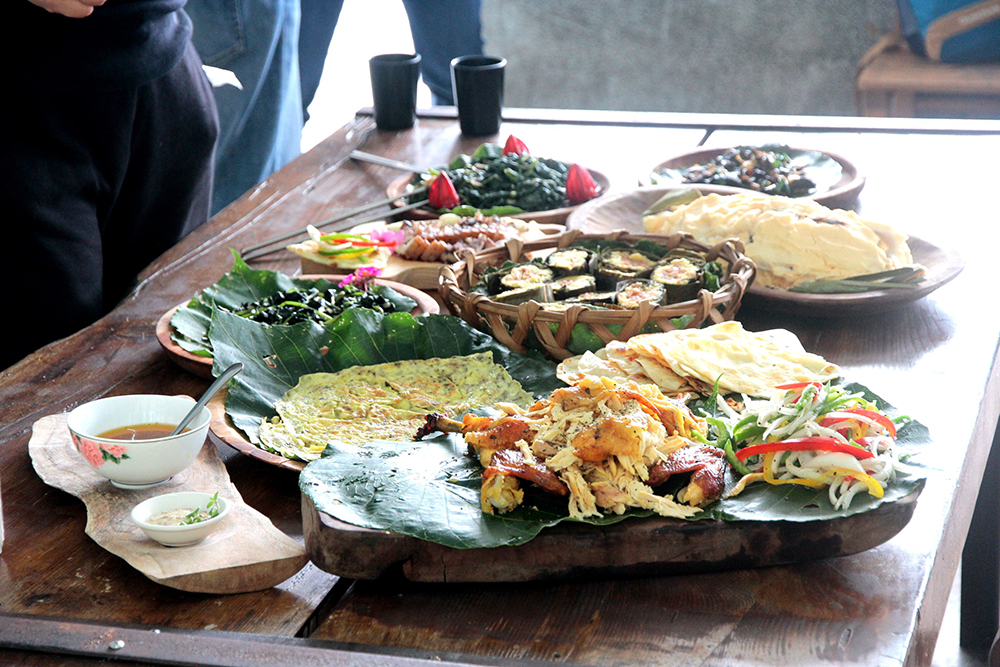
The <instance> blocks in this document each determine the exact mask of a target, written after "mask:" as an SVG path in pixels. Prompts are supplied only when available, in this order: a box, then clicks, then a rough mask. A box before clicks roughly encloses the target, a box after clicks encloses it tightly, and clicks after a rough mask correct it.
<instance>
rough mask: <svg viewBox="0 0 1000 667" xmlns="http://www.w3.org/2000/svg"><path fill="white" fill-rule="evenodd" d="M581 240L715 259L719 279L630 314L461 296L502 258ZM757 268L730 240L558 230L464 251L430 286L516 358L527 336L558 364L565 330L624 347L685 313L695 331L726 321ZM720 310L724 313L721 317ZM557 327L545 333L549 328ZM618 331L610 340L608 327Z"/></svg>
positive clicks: (670, 325) (563, 352)
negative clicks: (581, 328) (716, 284)
mask: <svg viewBox="0 0 1000 667" xmlns="http://www.w3.org/2000/svg"><path fill="white" fill-rule="evenodd" d="M585 239H601V240H606V241H626V242H630V241H631V242H634V241H638V240H641V239H646V240H651V241H654V242H656V243H658V244H659V245H662V246H663V247H664V248H665V249H667V250H672V249H674V248H677V247H680V248H684V249H688V250H694V251H697V252H700V253H703V254H704V255H705V257H706V259H707V260H708V261H713V260H716V259H721V260H723V266H724V276H723V278H722V281H721V285H720V288H719V289H718V290H717V291H716V292H714V293H713V292H709V291H708V290H705V289H703V290H701V291H700V292H699V293H698V296H697V298H695V299H691V300H690V301H682V302H679V303H672V304H670V305H666V306H659V305H654V304H652V303H650V302H645V303H642V304H640V306H639V308H638V309H637V310H595V309H591V308H588V307H587V306H585V305H577V306H573V307H571V308H569V309H568V310H565V311H562V312H557V311H554V310H546V309H545V308H544V306H543V304H540V303H538V302H536V301H528V302H527V303H522V304H519V305H510V304H503V303H498V302H496V301H493V300H491V299H490V297H488V296H486V295H483V294H478V293H469V288H470V287H472V286H474V285H476V284H478V283H479V280H480V278H481V277H482V275H483V272H484V271H485V269H486V268H488V267H491V266H493V267H496V266H500V265H501V264H503V263H504V262H505V261H507V260H512V261H515V262H524V261H528V259H530V256H529V253H536V252H539V251H544V250H554V249H556V248H565V247H567V246H570V245H572V244H573V243H575V242H577V241H581V240H585ZM756 273H757V267H756V266H755V265H754V263H753V261H752V260H751V259H750V258H748V257H746V256H745V255H744V254H743V244H742V243H741V242H740V241H738V240H736V239H730V240H728V241H724V242H722V243H720V244H718V245H716V246H714V247H712V248H709V247H708V246H706V245H703V244H701V243H698V242H697V241H695V240H694V239H693V238H692V237H691V235H690V234H685V233H681V234H673V235H670V236H665V235H662V234H629V233H628V232H625V231H616V232H612V233H610V234H583V233H581V232H580V231H579V230H573V231H569V232H566V233H565V234H562V235H560V236H557V237H549V238H547V239H543V240H539V241H531V242H527V243H526V242H524V241H521V240H520V239H512V240H511V241H509V242H508V243H507V244H506V245H505V246H500V247H497V248H492V249H490V250H486V251H484V252H481V253H478V254H473V253H471V252H470V253H468V254H467V255H466V256H465V258H464V259H462V260H461V261H459V262H456V263H454V264H452V265H450V266H445V267H443V268H442V269H441V273H440V276H439V277H438V286H439V291H440V294H441V298H442V299H443V300H444V302H445V304H447V306H448V308H449V309H450V310H451V312H452V313H453V314H455V315H459V316H461V317H462V318H463V319H464V320H465V321H466V322H468V323H469V324H471V325H472V326H474V327H476V328H479V329H484V330H487V331H490V332H491V333H492V334H493V335H494V336H495V337H496V338H497V340H499V341H500V342H501V343H503V344H504V345H506V346H507V347H509V348H510V349H512V350H515V351H517V352H522V353H523V352H525V351H526V350H527V347H526V346H525V340H526V339H527V337H528V334H529V333H530V332H531V331H532V329H533V330H534V332H535V336H536V337H537V339H538V340H539V341H540V342H541V344H542V345H543V346H544V348H545V351H546V352H547V353H548V355H549V356H550V357H552V358H553V359H557V360H561V359H565V358H567V357H570V356H573V354H574V353H573V352H570V351H569V350H568V349H566V345H567V344H568V343H569V339H570V334H571V332H572V331H573V327H575V326H576V325H578V324H583V325H586V326H588V327H589V328H590V330H591V331H592V332H593V333H594V334H596V335H597V336H598V337H599V338H600V339H601V340H602V341H604V342H605V343H609V342H611V341H612V340H621V341H625V340H628V339H629V338H631V337H632V336H634V335H636V334H638V333H640V332H642V330H643V327H645V326H646V324H647V323H648V322H652V323H655V324H656V325H657V326H659V327H660V328H661V329H662V330H664V331H671V330H674V329H676V328H677V327H676V326H675V325H674V324H673V322H671V320H672V319H674V318H677V317H681V316H684V315H693V318H692V319H691V321H690V322H688V323H687V325H686V326H687V328H697V327H699V326H701V325H702V323H704V322H706V320H710V324H716V323H718V322H723V321H726V320H731V319H733V317H734V316H735V315H736V311H738V310H739V307H740V302H741V301H742V299H743V294H744V292H745V291H746V289H747V288H748V287H749V286H750V284H751V283H752V282H753V279H754V276H755V275H756ZM723 311H724V312H723ZM553 324H555V325H557V327H556V330H555V331H554V332H553V331H552V327H551V325H553ZM615 324H620V325H622V328H621V331H620V332H619V333H618V334H617V335H615V334H614V333H612V332H611V330H610V329H609V328H608V325H615Z"/></svg>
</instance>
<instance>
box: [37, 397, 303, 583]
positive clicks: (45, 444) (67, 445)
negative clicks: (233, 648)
mask: <svg viewBox="0 0 1000 667" xmlns="http://www.w3.org/2000/svg"><path fill="white" fill-rule="evenodd" d="M28 454H29V455H30V456H31V462H32V465H33V466H34V468H35V471H36V472H37V473H38V476H39V477H41V478H42V481H44V482H45V483H46V484H48V485H49V486H53V487H55V488H57V489H62V490H63V491H65V492H67V493H69V494H72V495H74V496H76V497H77V498H79V499H80V500H82V501H83V502H84V504H85V505H86V506H87V527H86V533H87V535H89V536H90V537H91V538H93V540H94V541H95V542H97V543H98V544H99V545H101V546H102V547H103V548H105V549H107V550H108V551H110V552H111V553H113V554H115V555H116V556H118V557H120V558H122V559H124V560H125V561H126V562H127V563H128V564H129V565H131V566H132V567H134V568H135V569H137V570H139V571H140V572H142V573H143V574H144V575H146V576H147V577H149V578H150V579H152V580H153V581H155V582H156V583H158V584H163V585H164V586H169V587H170V588H176V589H179V590H182V591H190V592H193V593H246V592H249V591H259V590H264V589H267V588H271V587H272V586H276V585H277V584H280V583H281V582H282V581H285V580H286V579H288V578H289V577H291V576H292V575H294V574H295V573H296V572H298V571H299V570H301V569H302V568H303V567H304V566H305V564H306V563H307V562H308V558H307V557H306V554H305V550H304V549H303V548H302V546H301V545H300V544H299V543H298V542H296V541H295V540H293V539H292V538H290V537H288V536H287V535H285V534H284V533H283V532H281V531H280V530H278V529H277V528H275V527H274V525H272V524H271V521H270V520H269V519H268V518H267V517H266V516H264V515H263V514H261V513H260V512H258V511H256V510H254V509H253V508H251V507H250V506H248V505H247V504H246V503H244V502H243V498H242V497H241V496H240V493H239V491H237V490H236V487H235V486H234V485H233V483H232V482H231V481H230V480H229V474H228V473H227V472H226V467H225V465H223V463H222V460H221V459H220V458H219V454H218V452H217V451H216V450H215V446H214V445H213V444H212V443H211V442H206V444H205V446H204V447H202V450H201V453H200V454H199V455H198V458H197V459H195V462H194V463H192V464H191V465H190V466H189V467H188V468H187V469H186V470H184V471H183V472H181V473H180V474H178V475H175V476H174V477H173V479H171V480H170V481H169V482H167V483H165V484H161V485H160V486H156V487H153V488H151V489H142V490H125V489H119V488H117V487H115V486H113V485H112V484H111V482H109V481H108V480H107V479H105V478H104V477H101V476H100V475H98V474H97V473H96V472H94V471H93V469H91V468H90V466H88V465H87V464H86V462H85V461H84V460H83V458H82V457H81V456H80V454H79V453H78V452H77V451H76V449H75V448H74V447H73V444H72V442H71V441H70V438H69V431H68V430H67V428H66V415H65V414H58V415H51V416H48V417H43V418H42V419H40V420H38V421H37V422H35V424H34V426H33V427H32V435H31V440H30V442H29V443H28ZM176 491H206V492H209V493H214V492H216V491H218V492H219V495H220V496H221V497H223V498H225V499H226V500H227V501H229V503H230V506H231V509H230V511H229V516H228V517H226V519H225V520H224V522H223V523H222V524H221V525H220V526H219V527H218V528H217V529H216V530H215V532H213V533H212V534H211V535H210V536H209V537H208V538H207V539H206V540H205V541H204V542H200V543H199V544H194V545H191V546H188V547H165V546H162V545H161V544H159V543H158V542H154V541H153V540H151V539H149V538H148V537H146V535H145V533H143V532H142V531H141V530H140V529H139V527H138V526H136V525H135V524H134V523H132V519H131V518H130V516H129V515H130V513H131V512H132V508H133V507H135V506H136V505H137V504H138V503H140V502H142V501H143V500H146V499H147V498H152V497H153V496H158V495H162V494H164V493H174V492H176Z"/></svg>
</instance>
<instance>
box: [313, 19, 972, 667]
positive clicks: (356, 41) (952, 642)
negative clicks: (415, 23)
mask: <svg viewBox="0 0 1000 667" xmlns="http://www.w3.org/2000/svg"><path fill="white" fill-rule="evenodd" d="M412 52H413V40H412V38H411V37H410V28H409V24H408V23H407V21H406V12H405V11H404V10H403V5H402V3H401V2H399V0H367V1H366V2H347V3H345V4H344V9H343V12H342V13H341V16H340V21H339V24H338V27H337V34H336V35H334V38H333V43H332V44H331V48H330V54H329V56H328V58H327V61H326V63H327V64H326V68H325V70H324V73H323V79H322V81H321V82H320V86H319V90H318V91H317V93H316V98H315V100H314V101H313V104H312V106H310V108H309V113H310V120H309V122H308V123H307V124H306V126H305V129H304V130H303V137H302V150H303V151H307V150H309V149H310V148H312V147H313V146H315V145H316V144H317V143H319V142H320V141H322V140H323V139H325V138H326V137H327V136H329V135H330V134H332V133H333V132H335V131H336V130H337V129H338V128H339V127H341V126H343V125H344V124H345V123H347V122H348V121H349V120H351V119H352V118H353V117H354V113H355V111H357V110H358V109H359V108H361V107H365V106H370V105H371V103H372V95H371V82H370V79H369V75H368V59H369V58H371V57H372V56H373V55H377V54H379V53H412ZM417 104H418V107H421V108H423V107H428V106H430V91H429V90H428V89H427V88H426V86H423V85H421V87H420V91H419V92H418V95H417ZM957 581H958V578H956V584H955V586H954V588H953V590H952V595H951V598H950V599H949V601H948V609H947V612H946V614H945V619H944V624H943V626H942V628H941V634H940V636H939V638H938V643H937V649H936V650H935V653H934V661H933V667H985V666H986V661H985V660H984V659H980V658H977V657H976V656H972V655H969V654H968V653H966V652H965V651H963V650H961V649H960V648H959V646H958V632H959V631H958V616H959V614H958V603H959V590H958V583H957Z"/></svg>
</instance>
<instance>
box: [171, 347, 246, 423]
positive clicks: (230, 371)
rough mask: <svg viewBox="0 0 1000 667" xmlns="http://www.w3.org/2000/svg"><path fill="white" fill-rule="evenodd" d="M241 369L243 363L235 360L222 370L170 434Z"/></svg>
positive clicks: (186, 421)
mask: <svg viewBox="0 0 1000 667" xmlns="http://www.w3.org/2000/svg"><path fill="white" fill-rule="evenodd" d="M241 370H243V364H242V363H240V362H238V361H237V362H236V363H235V364H233V365H232V366H230V367H229V368H227V369H226V370H224V371H222V375H220V376H219V377H218V378H217V379H216V380H215V382H213V383H212V385H211V386H210V387H209V388H208V391H206V392H205V393H204V394H202V395H201V398H199V399H198V402H197V403H195V404H194V407H193V408H191V412H189V413H187V414H186V415H184V419H182V420H181V423H180V424H178V425H177V428H175V429H174V432H173V433H171V434H170V435H177V434H178V433H180V432H181V431H183V430H184V427H185V426H187V425H188V424H190V423H191V420H192V419H194V417H195V415H196V414H198V413H199V412H201V409H202V408H203V407H205V404H207V403H208V402H209V401H210V400H212V397H213V396H215V395H216V394H217V393H218V392H219V390H220V389H222V387H223V386H224V385H225V384H226V383H227V382H229V380H231V379H232V378H233V376H234V375H236V374H237V373H239V372H240V371H241Z"/></svg>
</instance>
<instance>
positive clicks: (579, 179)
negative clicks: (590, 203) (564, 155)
mask: <svg viewBox="0 0 1000 667" xmlns="http://www.w3.org/2000/svg"><path fill="white" fill-rule="evenodd" d="M596 196H597V183H595V182H594V179H593V177H592V176H591V175H590V172H589V171H587V170H586V169H584V168H583V167H581V166H580V165H578V164H573V165H572V166H571V167H570V168H569V173H568V174H566V198H567V199H569V201H570V203H571V204H579V203H580V202H585V201H587V200H588V199H593V198H594V197H596Z"/></svg>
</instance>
